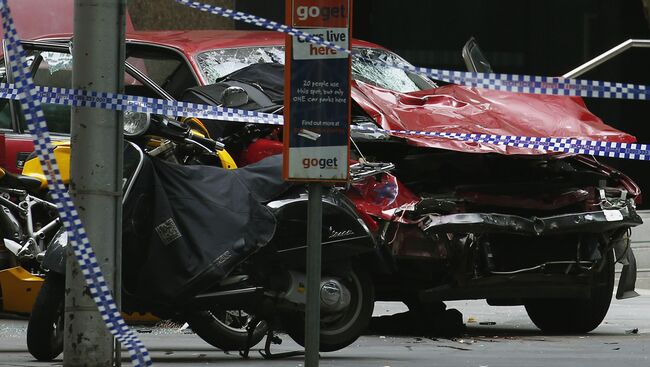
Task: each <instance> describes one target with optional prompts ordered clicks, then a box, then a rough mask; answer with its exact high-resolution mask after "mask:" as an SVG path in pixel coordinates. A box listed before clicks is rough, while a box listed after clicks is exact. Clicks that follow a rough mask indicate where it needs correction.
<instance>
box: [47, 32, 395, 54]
mask: <svg viewBox="0 0 650 367" xmlns="http://www.w3.org/2000/svg"><path fill="white" fill-rule="evenodd" d="M71 37H72V34H70V33H67V34H53V35H48V36H44V37H40V39H41V40H46V39H69V38H71ZM126 39H127V40H128V41H129V42H134V43H148V44H155V45H158V46H164V47H171V48H174V49H177V50H179V51H181V52H183V53H184V54H186V55H187V56H190V57H191V56H194V55H196V54H199V53H201V52H203V51H208V50H213V49H220V48H237V47H255V46H282V45H284V41H285V35H284V34H282V33H279V32H273V31H241V30H190V31H137V32H129V33H127V35H126ZM352 45H353V46H354V47H370V48H383V47H381V46H379V45H376V44H373V43H371V42H366V41H361V40H357V39H353V40H352Z"/></svg>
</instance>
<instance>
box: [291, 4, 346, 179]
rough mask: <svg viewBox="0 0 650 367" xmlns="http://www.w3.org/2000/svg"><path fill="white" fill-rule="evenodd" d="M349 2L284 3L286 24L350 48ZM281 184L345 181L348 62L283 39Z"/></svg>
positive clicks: (320, 49) (342, 56)
mask: <svg viewBox="0 0 650 367" xmlns="http://www.w3.org/2000/svg"><path fill="white" fill-rule="evenodd" d="M350 12H351V0H320V1H319V0H287V20H288V21H289V22H290V24H291V25H292V26H293V27H295V28H299V29H302V30H304V31H305V32H307V33H310V34H313V35H316V36H319V37H321V38H323V39H325V40H327V41H330V42H332V43H335V44H337V45H339V46H341V47H343V48H346V49H349V48H350V43H351V42H350V35H351V34H350V15H351V14H350ZM286 52H287V55H286V58H285V60H286V69H285V85H287V86H288V88H286V89H287V92H286V93H285V112H284V116H285V120H284V121H285V128H284V179H285V180H289V181H330V182H341V181H347V179H348V172H349V167H348V157H349V150H350V148H349V141H350V70H351V69H350V67H351V60H350V56H349V55H348V54H346V53H341V52H337V51H335V50H332V49H330V48H327V47H325V46H320V45H316V44H313V43H309V42H307V41H305V40H302V39H300V38H299V37H292V36H287V40H286Z"/></svg>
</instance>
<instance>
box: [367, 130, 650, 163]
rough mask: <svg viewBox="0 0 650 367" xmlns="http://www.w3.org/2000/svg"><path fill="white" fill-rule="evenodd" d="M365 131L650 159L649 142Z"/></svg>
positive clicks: (621, 157) (558, 151) (632, 158)
mask: <svg viewBox="0 0 650 367" xmlns="http://www.w3.org/2000/svg"><path fill="white" fill-rule="evenodd" d="M354 130H356V131H360V132H363V131H366V132H384V133H386V132H387V133H390V134H392V135H405V136H422V137H435V138H445V139H454V140H461V141H466V142H472V143H485V144H492V145H502V146H510V147H514V148H526V149H536V150H540V151H544V152H557V153H569V154H582V155H593V156H599V157H607V158H619V159H630V160H640V161H650V145H648V144H638V143H624V142H611V141H597V140H583V139H575V138H550V137H532V136H510V135H491V134H465V133H440V132H432V131H410V130H384V129H379V128H378V129H374V128H368V127H360V128H357V129H354Z"/></svg>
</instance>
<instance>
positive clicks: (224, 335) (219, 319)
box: [186, 309, 268, 351]
mask: <svg viewBox="0 0 650 367" xmlns="http://www.w3.org/2000/svg"><path fill="white" fill-rule="evenodd" d="M233 312H234V313H235V314H233ZM237 312H239V311H223V310H219V309H216V310H211V311H205V310H204V311H195V312H191V313H188V314H186V321H187V323H188V324H189V325H190V328H192V331H194V332H195V333H196V335H198V336H199V337H200V338H201V339H203V340H205V341H206V342H207V343H208V344H210V345H212V346H213V347H216V348H219V349H221V350H226V351H227V350H243V349H245V348H246V343H247V341H248V332H247V331H246V325H247V321H250V319H251V317H250V316H249V315H243V316H242V315H241V314H237ZM244 318H245V321H244V322H242V321H237V320H241V319H244ZM267 331H268V326H267V324H266V322H264V321H262V322H261V323H260V324H259V325H258V326H257V327H256V328H255V331H254V332H253V337H252V340H251V345H250V346H251V347H252V346H254V345H256V344H257V343H259V342H260V341H261V340H262V338H264V335H266V332H267Z"/></svg>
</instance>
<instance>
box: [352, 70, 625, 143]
mask: <svg viewBox="0 0 650 367" xmlns="http://www.w3.org/2000/svg"><path fill="white" fill-rule="evenodd" d="M352 97H353V99H354V100H355V101H356V102H357V103H358V104H359V105H360V106H361V107H362V108H363V109H364V110H365V111H366V112H367V113H368V114H369V115H370V117H371V118H373V119H374V120H375V121H376V122H377V123H378V124H379V125H381V126H382V127H383V128H384V129H391V130H414V131H433V132H446V133H472V134H495V135H512V136H531V137H569V138H577V139H587V140H599V141H612V142H625V143H633V142H635V141H636V138H635V137H634V136H632V135H629V134H626V133H624V132H622V131H619V130H616V129H614V128H613V127H611V126H608V125H606V124H605V123H604V122H603V121H602V120H601V119H599V118H598V117H596V116H595V115H594V114H592V113H591V112H589V110H588V109H587V107H586V106H585V104H584V101H583V100H582V98H579V97H561V96H547V95H533V94H522V93H509V92H500V91H494V90H487V89H479V88H469V87H464V86H459V85H446V86H442V87H439V88H435V89H429V90H424V91H417V92H412V93H399V92H395V91H391V90H387V89H383V88H379V87H375V86H372V85H370V84H366V83H363V82H358V81H357V82H354V87H353V88H352ZM396 136H400V135H396ZM400 137H403V138H405V139H407V141H408V143H409V144H412V145H415V146H421V147H433V148H440V149H447V150H455V151H461V152H470V153H499V154H528V155H533V154H536V155H540V154H547V152H545V151H543V150H538V149H528V148H515V147H507V146H501V145H494V144H485V143H475V142H464V141H460V140H453V139H446V138H432V137H417V136H400Z"/></svg>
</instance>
